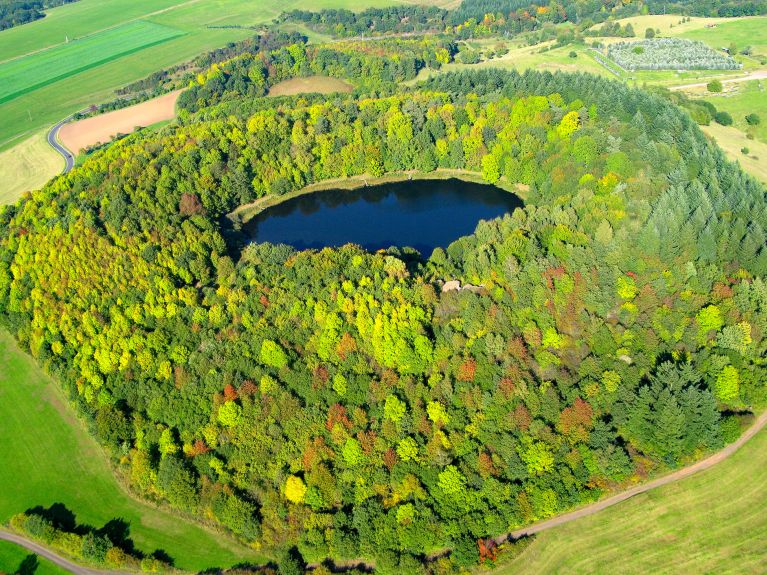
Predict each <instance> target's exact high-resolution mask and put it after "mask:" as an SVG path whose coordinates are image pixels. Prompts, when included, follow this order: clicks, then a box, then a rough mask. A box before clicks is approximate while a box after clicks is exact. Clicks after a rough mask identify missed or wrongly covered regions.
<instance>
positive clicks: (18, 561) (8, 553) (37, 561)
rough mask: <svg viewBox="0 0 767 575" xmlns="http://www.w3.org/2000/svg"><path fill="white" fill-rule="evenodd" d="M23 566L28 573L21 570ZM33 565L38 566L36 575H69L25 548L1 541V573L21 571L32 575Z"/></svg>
mask: <svg viewBox="0 0 767 575" xmlns="http://www.w3.org/2000/svg"><path fill="white" fill-rule="evenodd" d="M22 565H25V566H26V567H27V570H26V571H23V570H20V569H19V567H21V566H22ZM33 565H36V568H35V569H34V575H66V574H67V571H64V570H63V569H61V568H60V567H58V566H56V565H54V564H53V563H51V562H50V561H48V560H47V559H43V558H42V557H38V556H37V555H35V554H34V553H31V552H30V551H27V550H26V549H24V548H23V547H19V546H18V545H14V544H13V543H9V542H8V541H0V573H18V572H19V571H22V572H26V573H30V572H32V566H33Z"/></svg>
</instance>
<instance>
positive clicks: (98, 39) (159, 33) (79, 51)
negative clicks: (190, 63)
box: [0, 22, 183, 104]
mask: <svg viewBox="0 0 767 575" xmlns="http://www.w3.org/2000/svg"><path fill="white" fill-rule="evenodd" d="M182 34H183V32H182V31H180V30H176V29H173V28H169V27H167V26H160V25H158V24H153V23H150V22H134V23H131V24H126V25H124V26H120V27H118V28H114V29H112V30H109V31H106V32H102V33H99V34H95V35H93V36H89V37H88V38H84V39H82V40H77V41H75V42H72V43H70V44H66V45H64V46H59V47H56V48H51V49H50V50H45V51H43V52H38V53H37V54H33V55H31V56H28V57H25V58H21V59H19V60H13V61H12V62H8V63H6V64H3V65H0V86H2V87H0V104H2V103H4V102H7V101H9V100H12V99H14V98H17V97H19V96H21V95H23V94H26V93H29V92H32V91H34V90H37V89H39V88H42V87H43V86H47V85H48V84H52V83H54V82H56V81H58V80H61V79H63V78H67V77H69V76H73V75H75V74H79V73H81V72H84V71H85V70H89V69H90V68H94V67H96V66H99V65H101V64H105V63H107V62H111V61H113V60H116V59H118V58H122V57H124V56H127V55H129V54H133V53H135V52H138V51H140V50H144V49H146V48H150V47H152V46H156V45H158V44H161V43H163V42H166V41H168V40H170V39H172V38H175V37H177V36H180V35H182Z"/></svg>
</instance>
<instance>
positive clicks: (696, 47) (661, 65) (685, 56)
mask: <svg viewBox="0 0 767 575" xmlns="http://www.w3.org/2000/svg"><path fill="white" fill-rule="evenodd" d="M607 55H608V56H609V57H610V58H612V59H613V60H614V61H615V63H616V64H618V65H619V66H620V67H621V68H623V69H624V70H738V69H739V68H740V67H741V65H740V64H739V63H738V62H737V61H736V60H735V59H734V58H732V57H731V56H729V55H725V54H722V53H721V52H717V51H716V50H712V49H711V48H709V47H708V46H706V45H705V44H704V43H703V42H700V41H697V40H686V39H683V38H651V39H645V40H639V41H636V42H617V43H615V44H610V46H608V48H607Z"/></svg>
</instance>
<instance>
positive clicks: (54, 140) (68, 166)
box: [48, 116, 75, 174]
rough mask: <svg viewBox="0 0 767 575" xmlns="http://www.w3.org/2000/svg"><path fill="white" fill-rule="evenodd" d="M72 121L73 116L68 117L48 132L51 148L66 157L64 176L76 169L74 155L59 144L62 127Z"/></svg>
mask: <svg viewBox="0 0 767 575" xmlns="http://www.w3.org/2000/svg"><path fill="white" fill-rule="evenodd" d="M71 119H72V116H68V117H66V118H64V119H63V120H61V122H59V123H58V124H56V125H55V126H53V127H52V128H51V129H50V131H49V132H48V143H49V144H50V145H51V147H52V148H53V149H54V150H56V151H57V152H58V153H59V154H61V155H62V156H64V171H63V172H61V173H62V174H66V173H67V172H69V171H71V170H72V168H74V167H75V157H74V156H73V155H72V153H71V152H70V151H69V150H67V149H66V148H65V147H64V146H62V145H61V144H59V140H58V137H59V130H60V129H61V126H63V125H64V124H66V123H67V122H69V120H71Z"/></svg>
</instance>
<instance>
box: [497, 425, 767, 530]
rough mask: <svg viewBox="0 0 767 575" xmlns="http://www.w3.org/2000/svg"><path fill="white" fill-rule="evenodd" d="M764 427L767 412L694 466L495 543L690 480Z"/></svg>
mask: <svg viewBox="0 0 767 575" xmlns="http://www.w3.org/2000/svg"><path fill="white" fill-rule="evenodd" d="M766 424H767V411H766V412H764V413H762V415H760V416H759V417H758V418H757V419H756V421H754V423H753V425H751V427H749V428H748V429H747V430H746V431H745V432H744V433H743V434H742V435H741V436H740V437H739V438H738V439H737V441H735V442H734V443H731V444H730V445H728V446H727V447H725V448H724V449H722V450H721V451H717V452H716V453H715V454H713V455H711V456H709V457H707V458H706V459H702V460H700V461H698V462H697V463H694V464H692V465H690V466H688V467H683V468H682V469H680V470H679V471H674V472H673V473H669V474H668V475H664V476H663V477H659V478H658V479H654V480H653V481H649V482H648V483H643V484H642V485H637V486H636V487H632V488H631V489H628V490H626V491H622V492H621V493H618V494H616V495H613V496H612V497H608V498H606V499H602V500H600V501H597V502H595V503H591V504H589V505H586V506H585V507H581V508H580V509H576V510H575V511H571V512H570V513H565V514H564V515H559V516H557V517H553V518H551V519H548V520H546V521H541V522H540V523H534V524H533V525H528V526H527V527H523V528H522V529H517V530H516V531H512V532H511V533H508V534H506V535H501V536H500V537H496V539H495V540H496V542H497V543H502V542H504V541H506V540H508V539H518V538H520V537H524V536H525V535H533V534H534V533H538V532H539V531H543V530H544V529H550V528H551V527H556V526H557V525H562V524H563V523H569V522H570V521H574V520H576V519H580V518H581V517H586V516H587V515H593V514H594V513H597V512H599V511H601V510H602V509H605V508H607V507H612V506H613V505H615V504H616V503H620V502H622V501H626V500H627V499H630V498H632V497H634V496H635V495H639V494H640V493H645V492H647V491H650V490H652V489H655V488H657V487H661V486H663V485H668V484H669V483H674V482H675V481H679V480H680V479H684V478H685V477H689V476H690V475H693V474H695V473H698V472H699V471H703V470H705V469H710V468H711V467H713V466H714V465H716V464H717V463H720V462H721V461H723V460H725V459H727V458H728V457H729V456H730V455H732V454H733V453H735V452H736V451H737V450H738V449H740V447H741V446H743V444H744V443H746V442H747V441H748V440H749V439H751V438H752V437H753V436H754V435H756V434H757V433H758V432H759V431H760V430H761V429H762V428H763V427H764V426H765V425H766Z"/></svg>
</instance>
